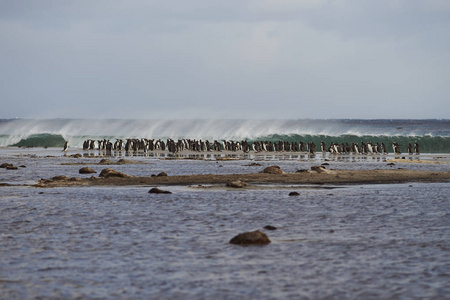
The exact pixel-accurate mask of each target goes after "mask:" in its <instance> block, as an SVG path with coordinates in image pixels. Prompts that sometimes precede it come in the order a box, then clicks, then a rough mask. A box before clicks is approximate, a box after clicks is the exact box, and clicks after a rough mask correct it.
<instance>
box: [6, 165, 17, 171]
mask: <svg viewBox="0 0 450 300" xmlns="http://www.w3.org/2000/svg"><path fill="white" fill-rule="evenodd" d="M18 169H19V168H18V167H16V166H13V165H10V166H7V167H6V170H18Z"/></svg>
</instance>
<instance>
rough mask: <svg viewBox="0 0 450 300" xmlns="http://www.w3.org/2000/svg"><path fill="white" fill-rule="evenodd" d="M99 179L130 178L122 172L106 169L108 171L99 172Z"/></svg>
mask: <svg viewBox="0 0 450 300" xmlns="http://www.w3.org/2000/svg"><path fill="white" fill-rule="evenodd" d="M99 177H105V178H109V177H122V178H124V177H130V176H129V175H127V174H125V173H122V172H119V171H116V170H114V169H110V168H108V169H103V170H102V171H101V172H100V175H99Z"/></svg>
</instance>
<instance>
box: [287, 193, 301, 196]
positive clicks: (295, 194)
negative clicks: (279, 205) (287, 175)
mask: <svg viewBox="0 0 450 300" xmlns="http://www.w3.org/2000/svg"><path fill="white" fill-rule="evenodd" d="M289 196H300V194H299V193H298V192H290V193H289Z"/></svg>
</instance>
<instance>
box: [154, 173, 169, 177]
mask: <svg viewBox="0 0 450 300" xmlns="http://www.w3.org/2000/svg"><path fill="white" fill-rule="evenodd" d="M156 176H157V177H162V176H167V173H166V172H161V173H159V174H158V175H156Z"/></svg>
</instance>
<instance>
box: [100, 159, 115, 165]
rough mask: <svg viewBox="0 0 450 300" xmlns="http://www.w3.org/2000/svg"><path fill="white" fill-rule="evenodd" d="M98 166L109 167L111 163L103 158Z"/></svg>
mask: <svg viewBox="0 0 450 300" xmlns="http://www.w3.org/2000/svg"><path fill="white" fill-rule="evenodd" d="M98 164H99V165H110V164H112V162H111V161H110V160H109V159H107V158H104V159H102V160H101V161H100V162H99V163H98Z"/></svg>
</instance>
